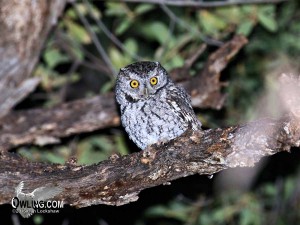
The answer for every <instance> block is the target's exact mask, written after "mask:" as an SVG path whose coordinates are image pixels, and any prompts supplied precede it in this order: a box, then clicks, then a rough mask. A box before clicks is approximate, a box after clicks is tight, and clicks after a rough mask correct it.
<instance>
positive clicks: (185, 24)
mask: <svg viewBox="0 0 300 225" xmlns="http://www.w3.org/2000/svg"><path fill="white" fill-rule="evenodd" d="M160 7H161V8H162V10H163V11H164V12H165V13H166V14H167V15H168V16H169V17H170V18H171V19H172V20H174V21H175V22H176V23H177V24H178V25H180V26H181V27H183V28H185V29H187V30H188V31H189V32H191V33H192V34H194V35H195V36H197V37H199V38H200V39H201V40H202V41H204V42H205V43H207V44H210V45H216V46H220V45H222V44H223V42H221V41H218V40H213V39H210V38H208V37H206V36H204V35H203V34H202V33H201V32H200V31H199V30H196V29H195V28H193V27H192V26H190V25H189V24H188V23H186V22H185V21H184V20H182V19H180V18H179V17H177V16H176V15H175V14H174V13H173V12H172V11H171V10H170V9H169V8H168V7H167V6H166V5H165V4H160Z"/></svg>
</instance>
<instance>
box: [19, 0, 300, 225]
mask: <svg viewBox="0 0 300 225" xmlns="http://www.w3.org/2000/svg"><path fill="white" fill-rule="evenodd" d="M299 5H300V4H299V2H298V1H289V2H285V3H282V4H279V5H275V4H261V5H254V4H248V5H239V6H228V7H218V8H211V9H195V8H190V7H166V6H165V7H163V6H160V5H153V4H142V3H140V4H133V3H132V4H129V3H125V2H118V1H105V2H104V1H77V2H74V3H73V4H70V5H69V6H68V7H67V9H66V11H65V13H64V16H63V18H62V19H61V21H60V24H59V26H58V27H57V28H56V29H55V30H54V31H53V33H52V35H51V37H50V39H49V40H48V42H47V44H46V46H45V49H44V51H43V54H42V57H41V61H40V63H39V65H38V66H37V68H36V71H35V76H37V77H40V78H41V80H42V82H41V85H40V87H39V89H38V90H37V91H36V92H35V93H33V94H32V95H31V96H30V98H29V100H27V102H28V101H29V102H30V103H29V104H32V106H35V107H36V106H39V107H51V106H53V105H56V104H59V103H62V102H65V101H69V100H73V99H77V98H83V97H88V96H92V95H95V94H99V93H104V92H108V91H112V90H113V87H114V79H115V77H114V74H115V72H114V71H117V70H118V69H119V68H120V67H123V66H125V65H127V64H129V63H132V62H134V61H138V60H153V61H154V60H155V61H160V62H161V63H162V65H164V66H165V67H166V68H167V69H168V70H171V69H173V68H176V67H180V66H182V65H183V64H184V62H185V59H187V58H188V57H189V56H190V55H192V53H193V52H194V51H195V49H197V48H198V47H199V46H200V45H201V44H202V43H207V44H208V48H207V51H206V52H205V53H203V54H202V55H201V56H200V57H199V59H198V60H197V61H196V63H195V64H194V65H193V67H192V68H191V74H194V73H195V71H198V70H201V68H202V66H203V64H204V62H205V60H206V59H207V57H208V55H209V54H210V53H211V52H213V51H215V50H216V49H217V47H218V45H220V44H222V43H223V42H225V41H227V40H229V39H230V38H231V37H232V36H233V35H234V34H244V35H246V36H247V37H248V38H249V44H248V45H247V46H246V47H245V48H244V50H243V51H242V52H240V53H239V55H238V56H237V57H236V58H235V60H234V61H233V62H232V63H231V64H230V65H229V67H228V68H226V70H225V71H224V72H223V73H222V78H221V79H222V80H224V81H228V86H227V87H226V88H224V92H226V93H227V94H228V99H227V101H226V105H225V106H224V108H223V109H222V110H220V111H213V110H209V109H208V110H201V111H200V110H199V113H200V114H201V117H200V116H199V117H200V118H201V120H202V122H203V124H204V126H205V127H219V126H227V125H230V124H236V123H241V122H245V121H247V120H252V119H255V118H256V117H258V116H259V113H257V107H259V104H258V102H259V99H261V97H262V96H265V95H266V87H267V86H269V87H270V86H272V84H270V83H271V82H270V81H271V80H272V78H273V77H275V76H277V75H278V74H279V73H280V72H282V71H289V70H293V71H296V72H298V73H299V63H298V62H299V61H300V60H299V59H300V58H299V57H300V41H299V38H300V23H299V21H300V7H299ZM82 17H83V18H85V19H86V21H87V23H88V25H86V24H84V23H83V21H82ZM97 42H98V43H97ZM99 45H100V47H99ZM101 48H102V50H103V51H101ZM297 64H298V65H297ZM269 100H270V102H274V101H275V102H276V99H273V100H272V99H269ZM260 107H262V108H264V109H265V108H268V113H269V115H274V112H275V111H276V108H275V106H274V105H270V106H268V107H266V105H263V106H260ZM129 146H130V147H129ZM133 147H134V145H132V144H131V145H130V141H129V140H128V138H127V135H126V134H125V133H124V132H123V130H122V129H117V130H116V129H114V130H105V132H103V133H98V134H89V135H84V136H81V135H78V136H75V137H70V138H66V139H65V140H63V141H62V144H59V145H54V146H44V147H32V146H26V147H22V148H20V149H18V150H17V151H18V152H19V153H20V154H22V155H24V156H26V157H27V158H29V159H30V160H33V161H46V162H55V163H64V162H66V161H68V160H69V159H70V158H71V157H75V158H77V159H78V163H79V164H92V163H97V162H99V161H102V160H105V159H107V158H108V157H109V156H110V155H111V154H113V153H119V154H122V155H124V154H128V153H129V152H130V151H129V148H130V150H133ZM134 150H137V148H135V149H134ZM298 176H299V175H298ZM282 183H283V184H282V187H281V189H280V190H279V189H278V186H276V185H274V184H273V183H269V184H264V185H262V186H261V187H259V188H256V189H255V190H254V192H249V193H244V194H242V195H239V194H236V193H223V194H222V195H221V196H213V198H210V199H208V198H207V197H205V196H201V197H199V201H198V202H194V203H186V202H184V201H182V200H178V199H177V198H175V199H174V200H173V201H171V202H170V203H169V204H168V205H154V206H153V207H151V208H149V209H148V210H147V211H146V212H145V214H144V217H143V219H140V221H138V222H137V224H144V223H143V220H146V221H149V220H150V221H151V220H152V219H153V220H154V219H155V221H159V222H158V223H157V224H174V223H175V224H242V225H250V224H254V225H256V224H266V223H267V224H294V223H292V222H293V221H296V219H298V221H300V218H299V214H300V213H299V210H298V211H295V212H294V211H293V212H291V213H292V214H289V212H288V211H287V210H286V209H285V208H283V207H281V208H280V210H281V211H280V212H279V213H277V211H276V210H279V209H278V207H280V206H278V201H279V202H280V204H286V205H287V206H288V204H291V202H292V200H293V196H296V194H295V192H296V190H295V188H296V187H297V188H298V189H299V183H298V184H297V185H298V186H297V185H296V183H297V179H296V178H293V177H290V178H287V179H285V180H282ZM278 198H280V199H278ZM297 198H298V202H296V203H295V204H297V206H293V207H296V208H297V209H299V208H300V205H299V193H298V195H297ZM291 207H292V206H291ZM287 208H288V207H287ZM285 213H286V214H285ZM297 213H298V214H297ZM274 218H278V220H277V221H275V222H274V223H270V221H273V220H274ZM160 219H162V220H160ZM41 221H43V218H42V217H36V218H35V224H40V223H41ZM172 221H175V222H174V223H172Z"/></svg>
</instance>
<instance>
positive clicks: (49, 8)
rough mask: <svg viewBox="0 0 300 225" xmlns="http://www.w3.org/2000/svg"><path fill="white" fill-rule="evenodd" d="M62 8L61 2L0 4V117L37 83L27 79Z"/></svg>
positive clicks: (62, 1) (1, 2)
mask: <svg viewBox="0 0 300 225" xmlns="http://www.w3.org/2000/svg"><path fill="white" fill-rule="evenodd" d="M65 4H66V1H65V0H53V1H31V0H22V1H16V0H13V1H5V0H1V1H0V30H1V34H2V35H1V38H0V117H2V116H4V115H6V114H7V113H8V112H9V111H10V110H11V109H12V108H13V107H14V106H15V105H16V104H17V103H18V102H20V101H21V100H22V99H24V98H25V97H26V96H27V95H28V94H29V93H30V92H32V91H33V90H34V89H35V87H36V86H37V85H38V83H39V79H38V78H29V76H30V75H31V73H32V71H33V69H34V67H35V65H36V63H37V60H38V58H39V55H40V51H41V49H42V46H43V44H44V42H45V39H46V37H47V36H48V33H49V31H50V29H51V28H52V27H53V26H54V25H55V24H56V22H57V19H58V17H59V15H60V14H61V12H62V10H63V8H64V6H65Z"/></svg>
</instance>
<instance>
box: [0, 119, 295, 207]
mask: <svg viewBox="0 0 300 225" xmlns="http://www.w3.org/2000/svg"><path fill="white" fill-rule="evenodd" d="M292 146H296V147H299V146H300V123H299V118H298V120H297V119H295V118H289V117H286V118H282V119H280V120H271V119H263V120H260V121H256V122H252V123H249V124H246V125H243V126H234V127H229V128H224V129H221V128H218V129H215V130H207V131H199V132H195V133H190V131H188V132H186V133H185V134H183V135H182V136H180V137H178V138H177V139H174V140H172V141H170V142H169V143H166V144H164V145H162V146H158V145H153V146H150V147H149V148H147V149H146V150H145V151H141V152H137V153H134V154H131V155H126V156H122V157H119V156H114V157H113V156H112V157H111V158H110V159H108V160H105V161H103V162H100V163H99V164H97V165H91V166H77V165H75V164H74V163H68V164H66V165H52V164H44V163H34V162H28V161H27V160H25V159H22V158H19V157H17V156H11V155H12V154H11V153H10V154H9V155H8V154H5V155H2V156H1V157H0V191H1V193H2V194H1V196H0V203H2V204H3V203H8V202H10V200H11V198H12V197H13V196H14V188H15V187H16V186H17V185H18V183H19V182H20V181H25V185H26V187H28V189H29V190H33V189H35V188H37V187H40V186H47V185H49V186H53V185H57V186H59V187H60V188H62V189H63V191H62V193H61V194H60V195H59V196H57V199H60V200H63V201H64V202H65V203H67V204H70V205H73V206H76V207H86V206H89V205H93V204H107V205H123V204H127V203H129V202H132V201H136V200H137V199H138V194H139V193H140V191H142V190H144V189H146V188H150V187H153V186H157V185H160V184H164V183H166V182H170V181H172V180H175V179H178V178H180V177H185V176H189V175H192V174H197V173H198V174H214V173H216V172H218V171H220V170H223V169H226V168H229V167H237V166H253V165H254V164H255V163H256V162H258V161H259V160H260V159H261V157H263V156H268V155H272V154H275V153H277V152H280V151H288V150H289V149H290V147H292ZM8 171H9V172H8Z"/></svg>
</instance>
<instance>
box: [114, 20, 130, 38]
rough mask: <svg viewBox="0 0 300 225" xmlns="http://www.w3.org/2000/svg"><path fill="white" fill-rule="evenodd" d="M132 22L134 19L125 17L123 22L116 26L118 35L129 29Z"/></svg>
mask: <svg viewBox="0 0 300 225" xmlns="http://www.w3.org/2000/svg"><path fill="white" fill-rule="evenodd" d="M131 24H132V20H131V19H124V20H122V22H121V23H120V24H119V25H118V26H117V28H116V31H115V32H116V34H117V35H121V34H123V33H124V32H125V31H127V30H128V28H129V27H130V26H131Z"/></svg>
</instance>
